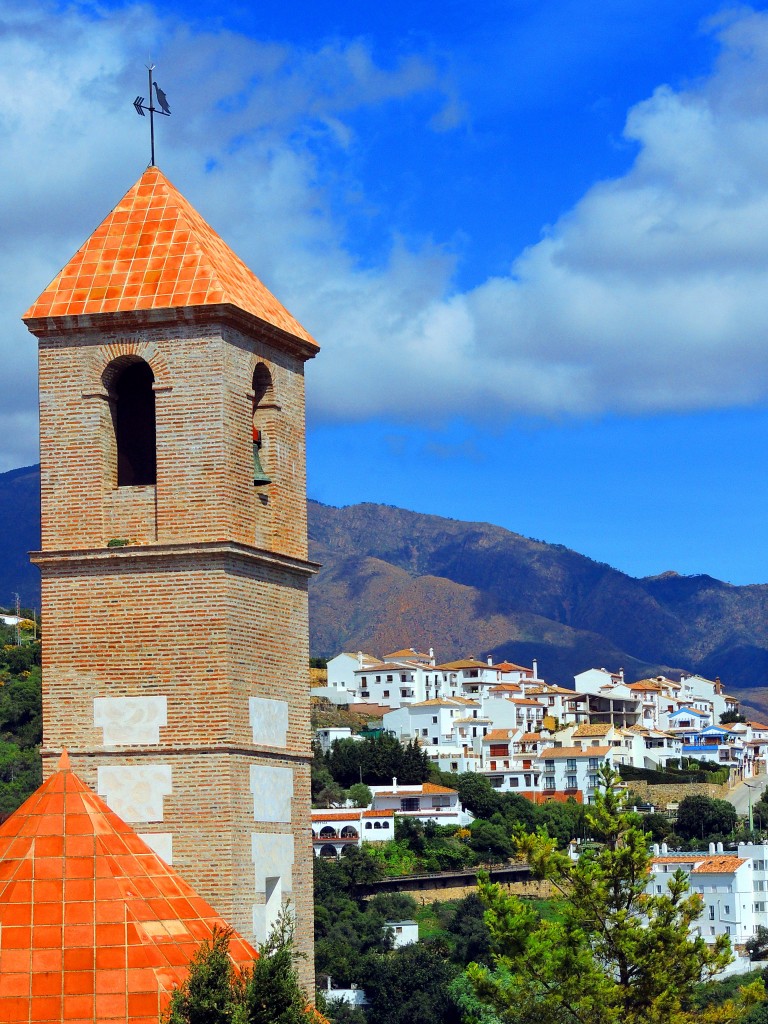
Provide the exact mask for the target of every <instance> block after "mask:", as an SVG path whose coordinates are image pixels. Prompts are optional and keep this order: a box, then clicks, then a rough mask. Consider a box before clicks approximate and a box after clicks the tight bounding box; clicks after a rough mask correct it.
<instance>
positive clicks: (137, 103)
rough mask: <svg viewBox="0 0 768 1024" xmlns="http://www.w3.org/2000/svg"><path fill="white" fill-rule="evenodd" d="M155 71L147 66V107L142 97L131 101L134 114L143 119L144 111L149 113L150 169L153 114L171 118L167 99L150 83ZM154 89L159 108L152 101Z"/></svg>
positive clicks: (153, 135) (156, 86)
mask: <svg viewBox="0 0 768 1024" xmlns="http://www.w3.org/2000/svg"><path fill="white" fill-rule="evenodd" d="M154 70H155V65H154V64H148V65H147V71H148V72H149V106H148V107H147V106H145V105H144V97H143V96H137V97H136V99H135V100H134V101H133V105H134V107H135V108H136V113H137V114H141V116H142V117H144V111H145V110H148V111H149V137H150V141H151V147H152V159H151V160H150V162H149V166H150V167H154V166H155V114H163V115H164V116H165V117H170V116H171V108H170V107H169V106H168V97H167V96H166V95H165V93H164V92H163V90H162V89H161V88H160V86H159V85H158V84H157V82H153V81H152V72H153V71H154ZM153 85H154V87H155V95H156V96H157V102H158V104H159V106H157V107H156V106H155V105H154V102H153V100H152V86H153Z"/></svg>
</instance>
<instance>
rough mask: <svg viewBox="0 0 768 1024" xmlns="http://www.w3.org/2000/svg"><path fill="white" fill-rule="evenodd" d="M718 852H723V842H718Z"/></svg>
mask: <svg viewBox="0 0 768 1024" xmlns="http://www.w3.org/2000/svg"><path fill="white" fill-rule="evenodd" d="M717 852H718V853H722V852H723V844H722V843H718V844H717Z"/></svg>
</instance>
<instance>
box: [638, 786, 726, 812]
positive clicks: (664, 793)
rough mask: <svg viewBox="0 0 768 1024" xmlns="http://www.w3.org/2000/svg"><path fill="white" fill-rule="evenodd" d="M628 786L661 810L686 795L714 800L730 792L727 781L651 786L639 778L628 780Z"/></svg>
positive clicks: (645, 800) (721, 798)
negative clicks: (721, 782)
mask: <svg viewBox="0 0 768 1024" xmlns="http://www.w3.org/2000/svg"><path fill="white" fill-rule="evenodd" d="M627 787H628V788H629V789H631V790H632V791H633V792H635V793H637V795H638V796H639V797H640V798H641V799H642V800H643V801H644V802H645V803H649V804H653V805H654V807H656V808H658V809H659V810H666V808H667V806H668V805H669V804H674V803H680V801H681V800H682V799H684V797H686V796H708V797H710V798H711V799H714V800H725V799H726V797H727V796H728V793H729V792H730V787H729V786H728V784H727V783H723V784H722V785H718V784H716V783H712V782H685V783H683V782H676V783H671V784H664V785H661V786H651V785H649V783H647V782H641V781H640V780H638V779H632V780H631V781H627Z"/></svg>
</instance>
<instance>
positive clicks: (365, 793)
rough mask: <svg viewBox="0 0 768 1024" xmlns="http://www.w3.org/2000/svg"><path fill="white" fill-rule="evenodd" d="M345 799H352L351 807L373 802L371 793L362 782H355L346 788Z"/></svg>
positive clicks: (364, 805) (365, 805)
mask: <svg viewBox="0 0 768 1024" xmlns="http://www.w3.org/2000/svg"><path fill="white" fill-rule="evenodd" d="M347 799H348V800H351V801H352V806H353V807H368V806H370V804H372V803H373V793H371V791H370V789H369V788H368V787H367V786H366V785H365V783H364V782H356V783H355V784H354V785H353V786H350V787H349V789H348V790H347Z"/></svg>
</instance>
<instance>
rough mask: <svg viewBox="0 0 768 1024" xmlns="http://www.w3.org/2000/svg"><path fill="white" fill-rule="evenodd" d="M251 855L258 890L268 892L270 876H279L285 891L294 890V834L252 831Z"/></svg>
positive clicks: (256, 889)
mask: <svg viewBox="0 0 768 1024" xmlns="http://www.w3.org/2000/svg"><path fill="white" fill-rule="evenodd" d="M251 857H252V859H253V868H254V873H255V891H256V892H263V893H265V894H266V892H267V879H268V878H279V879H280V885H281V887H282V891H283V893H289V892H292V891H293V836H292V835H291V834H290V833H279V834H278V833H274V832H252V833H251Z"/></svg>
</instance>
